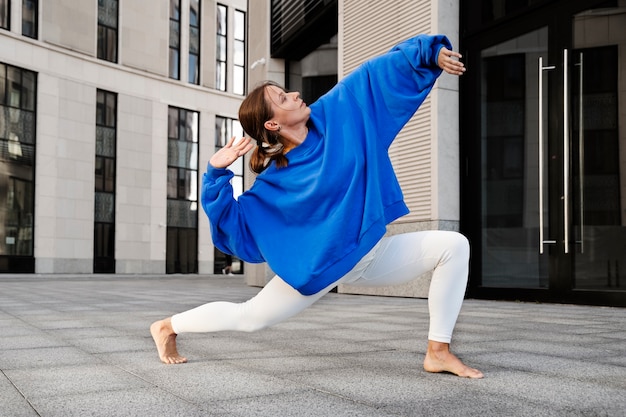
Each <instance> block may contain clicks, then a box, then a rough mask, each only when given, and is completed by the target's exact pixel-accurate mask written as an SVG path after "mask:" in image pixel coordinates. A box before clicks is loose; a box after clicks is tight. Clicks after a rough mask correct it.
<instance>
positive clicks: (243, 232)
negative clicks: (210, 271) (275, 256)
mask: <svg viewBox="0 0 626 417" xmlns="http://www.w3.org/2000/svg"><path fill="white" fill-rule="evenodd" d="M233 176H234V174H233V173H232V171H229V170H227V169H216V168H213V167H212V166H210V165H209V167H208V169H207V172H206V173H205V174H204V175H203V177H202V194H201V202H202V208H203V209H204V211H205V213H206V214H207V216H208V218H209V223H210V226H211V237H212V238H213V244H215V246H216V247H217V248H218V249H219V250H221V251H222V252H224V253H228V254H232V255H235V256H237V257H238V258H240V259H242V260H244V261H246V262H250V263H260V262H265V260H264V259H263V256H262V255H261V253H260V251H259V249H258V247H257V245H256V243H255V240H254V238H253V237H252V235H251V234H250V232H249V230H248V228H247V225H246V221H245V216H244V213H243V210H242V209H241V207H240V205H239V203H238V202H237V200H235V199H234V198H233V187H232V185H231V183H230V180H231V178H232V177H233Z"/></svg>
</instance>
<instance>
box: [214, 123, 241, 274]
mask: <svg viewBox="0 0 626 417" xmlns="http://www.w3.org/2000/svg"><path fill="white" fill-rule="evenodd" d="M233 136H235V137H237V139H241V138H242V136H243V129H242V127H241V124H240V123H239V121H238V120H234V119H229V118H226V117H220V116H216V117H215V151H216V152H217V151H218V150H220V149H221V148H222V147H224V146H225V145H226V144H227V143H228V141H229V140H230V138H231V137H233ZM228 169H230V170H231V171H233V173H234V174H235V175H234V177H233V178H232V179H231V180H230V183H231V185H232V187H233V196H234V197H235V198H238V197H239V196H240V195H241V194H242V193H243V186H244V182H243V181H244V178H243V173H244V161H243V158H239V159H238V160H237V161H235V163H233V164H232V165H231V166H230V167H228ZM228 261H229V262H232V272H233V273H236V274H242V273H243V262H241V260H239V259H237V258H236V257H234V256H233V257H232V259H229V260H228ZM226 265H227V258H226V255H225V254H224V253H223V252H221V251H220V250H219V249H217V248H215V252H214V273H216V274H221V273H222V269H224V267H225V266H226Z"/></svg>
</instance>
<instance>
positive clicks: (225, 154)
mask: <svg viewBox="0 0 626 417" xmlns="http://www.w3.org/2000/svg"><path fill="white" fill-rule="evenodd" d="M235 139H236V138H235V136H233V137H232V138H230V140H229V141H228V143H227V144H226V146H224V147H223V148H222V149H220V150H219V151H217V152H216V153H215V154H213V156H212V157H211V159H210V160H209V164H211V166H213V168H227V167H228V166H230V164H232V163H233V162H235V161H236V160H237V159H239V157H241V156H243V155H245V154H246V153H248V152H249V151H250V150H251V149H252V148H254V144H252V143H250V142H251V139H250V138H249V137H244V138H243V139H241V140H240V141H239V142H237V143H236V144H235Z"/></svg>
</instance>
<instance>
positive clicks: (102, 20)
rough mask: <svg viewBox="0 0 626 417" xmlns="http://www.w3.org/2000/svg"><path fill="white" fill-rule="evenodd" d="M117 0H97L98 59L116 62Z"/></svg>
mask: <svg viewBox="0 0 626 417" xmlns="http://www.w3.org/2000/svg"><path fill="white" fill-rule="evenodd" d="M117 10H118V0H98V59H104V60H106V61H110V62H117V16H118V13H117Z"/></svg>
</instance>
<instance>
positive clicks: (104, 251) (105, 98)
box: [93, 90, 117, 273]
mask: <svg viewBox="0 0 626 417" xmlns="http://www.w3.org/2000/svg"><path fill="white" fill-rule="evenodd" d="M116 135H117V95H116V94H115V93H111V92H108V91H104V90H98V92H97V98H96V168H95V197H94V246H93V248H94V254H93V261H94V266H93V269H94V272H100V273H105V272H108V273H113V272H115V177H116V175H115V163H116V150H115V149H116Z"/></svg>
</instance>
